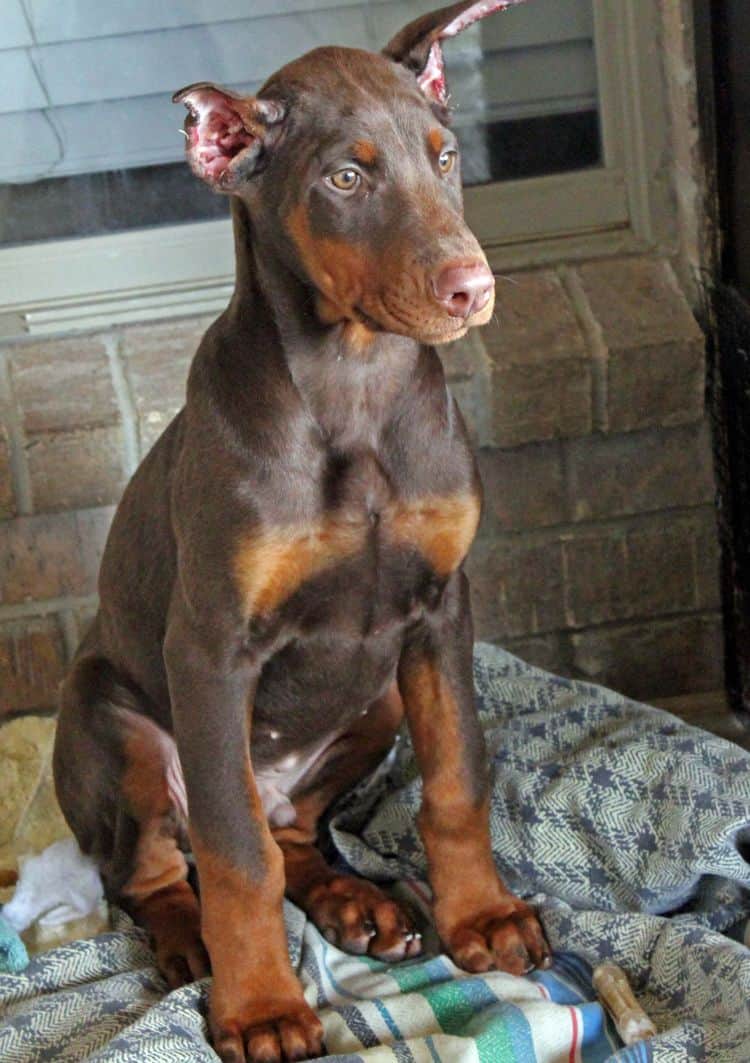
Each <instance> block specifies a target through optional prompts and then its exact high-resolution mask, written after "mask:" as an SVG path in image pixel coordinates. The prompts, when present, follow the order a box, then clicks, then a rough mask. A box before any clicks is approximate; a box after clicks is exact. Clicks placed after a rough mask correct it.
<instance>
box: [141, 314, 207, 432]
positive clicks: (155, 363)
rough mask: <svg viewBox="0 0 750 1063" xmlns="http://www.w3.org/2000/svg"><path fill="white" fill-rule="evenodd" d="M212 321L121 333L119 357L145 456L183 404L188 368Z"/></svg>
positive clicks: (189, 320)
mask: <svg viewBox="0 0 750 1063" xmlns="http://www.w3.org/2000/svg"><path fill="white" fill-rule="evenodd" d="M212 320H213V318H208V317H196V318H193V317H191V318H185V319H184V320H182V321H167V322H163V323H159V324H155V325H138V326H134V327H131V328H126V329H124V330H123V332H122V354H123V358H124V360H125V367H126V372H127V376H128V380H129V381H130V386H131V389H132V393H133V401H134V403H135V409H136V413H137V415H138V426H139V433H140V440H141V452H142V453H146V451H148V450H149V449H150V448H151V446H152V445H153V443H154V442H155V441H156V440H157V439H158V437H159V436H160V435H161V433H162V432H163V431H164V429H165V428H166V427H167V425H168V424H169V422H170V421H171V420H172V418H173V417H174V415H175V414H176V413H177V412H178V410H180V409H181V407H182V406H183V405H184V404H185V384H186V381H187V375H188V369H189V368H190V363H191V361H192V359H193V355H194V354H195V352H196V350H197V347H198V344H199V343H200V341H201V339H202V337H203V334H204V332H205V331H206V329H207V328H208V326H209V325H210V324H211V322H212Z"/></svg>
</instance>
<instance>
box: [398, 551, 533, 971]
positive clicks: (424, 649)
mask: <svg viewBox="0 0 750 1063" xmlns="http://www.w3.org/2000/svg"><path fill="white" fill-rule="evenodd" d="M472 643H473V637H472V624H471V612H470V608H469V598H468V582H467V580H466V577H465V576H464V574H463V572H460V571H459V572H456V573H454V575H453V576H452V577H451V578H450V580H449V582H448V585H447V587H446V589H445V592H444V595H443V601H442V603H441V606H440V607H439V609H437V610H436V611H435V612H434V613H431V614H429V615H428V616H427V618H426V619H425V620H424V621H422V622H421V623H420V624H419V625H418V626H417V627H416V628H414V629H413V630H412V632H410V635H409V637H408V639H407V642H406V644H405V646H404V649H403V652H402V655H401V659H400V661H399V671H398V683H399V689H400V691H401V696H402V698H403V701H404V707H405V710H406V716H407V720H408V724H409V730H410V732H411V736H412V740H413V742H414V748H415V751H416V754H417V760H418V763H419V767H420V771H421V774H422V781H423V795H422V808H421V810H420V814H419V829H420V833H421V835H422V840H423V842H424V846H425V851H426V854H427V863H428V870H429V877H430V884H431V886H432V890H433V895H434V914H435V922H436V925H437V929H438V932H439V934H440V937H441V939H442V941H443V943H444V944H445V946H446V947H447V949H448V951H449V952H450V954H451V956H452V957H453V959H454V960H455V962H456V963H457V964H458V965H459V966H461V967H463V968H465V969H466V970H468V971H486V970H489V969H490V968H493V967H494V968H498V969H500V970H504V971H509V972H510V973H511V974H523V973H525V972H526V971H527V970H529V969H530V968H531V967H533V966H546V965H547V964H548V962H549V947H548V945H547V943H546V941H545V939H544V935H543V932H542V929H541V926H540V924H539V921H538V919H537V917H536V915H535V914H534V912H533V911H532V909H531V908H530V907H529V906H528V905H527V904H525V903H524V902H523V901H522V900H520V898H518V897H516V896H514V895H513V894H512V893H510V892H509V891H508V889H507V887H506V886H505V884H504V883H503V881H502V879H501V878H500V876H499V875H498V873H497V870H496V868H495V864H494V861H493V858H492V848H491V844H490V832H489V788H488V765H487V756H486V750H485V745H484V736H483V734H482V730H481V728H480V725H479V720H478V717H477V714H476V710H475V708H474V683H473V673H472Z"/></svg>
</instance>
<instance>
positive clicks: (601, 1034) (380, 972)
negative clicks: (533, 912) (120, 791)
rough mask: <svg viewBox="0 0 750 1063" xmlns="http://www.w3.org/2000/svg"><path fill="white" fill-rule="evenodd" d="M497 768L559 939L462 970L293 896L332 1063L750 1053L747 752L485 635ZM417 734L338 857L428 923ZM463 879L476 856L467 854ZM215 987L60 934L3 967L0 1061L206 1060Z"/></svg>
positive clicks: (332, 828)
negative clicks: (508, 966)
mask: <svg viewBox="0 0 750 1063" xmlns="http://www.w3.org/2000/svg"><path fill="white" fill-rule="evenodd" d="M475 679H476V688H477V697H478V704H479V710H480V713H481V716H482V721H483V724H484V728H485V733H486V736H487V742H488V746H489V750H490V753H491V756H492V761H493V767H494V778H493V797H492V835H493V844H494V849H495V854H496V859H497V863H498V867H499V868H500V870H501V872H502V873H503V875H504V876H505V878H506V880H507V881H508V882H509V884H510V885H511V886H513V888H515V889H516V890H518V891H519V892H521V893H523V894H524V895H525V896H530V895H534V896H533V901H534V903H535V904H537V905H538V906H539V909H540V912H541V915H542V919H543V922H544V925H545V928H546V931H547V934H548V936H549V939H550V942H551V944H552V946H553V948H554V949H555V950H556V958H555V963H554V966H553V967H552V969H551V970H549V971H545V972H537V973H534V974H532V975H531V976H529V977H527V978H513V977H511V976H509V975H505V974H499V973H491V974H487V975H482V976H474V975H467V974H465V973H464V972H462V971H459V970H458V969H457V968H456V967H455V966H454V965H453V964H452V963H451V962H450V961H449V960H448V959H447V958H446V957H445V956H444V955H441V954H440V950H439V946H438V943H437V941H436V940H435V939H434V936H433V937H431V936H430V933H429V928H427V927H426V929H427V931H428V932H427V934H426V937H425V944H426V955H425V956H424V957H422V958H420V959H418V960H416V961H412V962H410V963H407V964H402V965H395V966H393V967H388V966H387V965H385V964H382V963H379V962H376V961H374V960H370V959H369V958H367V957H364V958H363V957H352V956H347V955H346V954H344V953H342V952H340V951H338V950H337V949H336V948H334V947H333V946H332V945H330V944H329V943H328V942H327V941H325V940H324V939H323V938H322V937H321V936H320V935H319V934H318V932H317V930H316V929H315V928H314V927H313V926H312V925H310V924H309V923H307V922H306V920H305V918H304V916H303V915H302V913H301V912H300V911H299V910H298V909H296V908H294V907H293V906H292V905H290V904H287V905H286V908H285V915H286V919H287V930H288V935H289V945H290V952H291V955H292V958H293V961H294V963H295V965H296V966H297V967H298V969H299V971H300V976H301V978H302V981H303V984H304V986H305V993H306V996H307V999H308V1000H309V1002H310V1003H311V1004H312V1005H313V1006H314V1007H316V1008H317V1009H318V1011H319V1013H320V1015H321V1018H322V1020H323V1022H324V1025H325V1030H326V1044H327V1049H328V1052H329V1053H330V1055H329V1056H328V1059H331V1060H341V1061H347V1063H348V1061H351V1063H355V1061H359V1060H367V1061H378V1063H379V1061H381V1060H382V1061H386V1060H394V1059H395V1060H398V1061H403V1063H407V1061H408V1063H412V1061H413V1063H428V1061H429V1063H459V1061H460V1063H469V1061H472V1063H474V1061H480V1063H484V1061H491V1063H500V1061H506V1060H507V1061H516V1063H535V1061H540V1063H541V1061H546V1063H553V1061H554V1063H562V1061H578V1060H580V1061H583V1063H588V1061H592V1063H594V1061H596V1063H599V1061H605V1060H609V1061H617V1063H623V1061H628V1063H635V1061H647V1060H653V1061H655V1063H678V1061H680V1060H691V1059H709V1060H711V1059H713V1060H716V1061H719V1063H747V1060H748V1059H750V1003H749V1002H750V950H748V949H747V948H746V947H745V945H744V944H742V943H741V939H742V936H743V934H744V930H745V924H746V923H747V920H748V917H749V916H750V888H749V887H750V867H749V866H748V863H747V862H746V859H745V856H746V855H747V847H748V840H749V839H750V833H749V832H750V757H748V755H747V754H745V753H744V752H743V751H742V750H740V749H738V748H737V747H735V746H733V745H732V744H731V743H728V742H725V741H724V740H722V739H719V738H715V737H713V736H711V735H707V734H705V733H703V732H701V731H698V730H696V729H694V728H690V727H687V726H685V725H684V724H682V723H680V722H679V721H678V720H676V719H674V718H673V717H671V716H669V715H668V714H666V713H663V712H659V711H657V710H654V709H650V708H647V707H645V706H643V705H638V704H636V703H634V702H631V701H628V700H626V699H624V698H622V697H620V696H619V695H617V694H614V693H612V692H610V691H606V690H603V689H601V688H598V687H594V686H591V685H588V684H584V683H576V682H572V681H569V680H564V679H560V678H557V677H555V676H551V675H548V674H546V673H544V672H541V671H539V670H537V669H533V668H530V667H528V666H527V665H525V664H523V663H522V662H521V661H519V660H517V659H516V658H514V657H512V656H510V655H509V654H506V653H504V652H502V651H501V650H498V649H495V648H493V647H488V646H478V647H477V651H476V657H475ZM418 801H419V779H418V775H417V772H416V767H415V763H414V756H413V752H412V749H411V746H410V744H409V742H408V739H407V737H406V736H404V737H402V738H401V740H400V741H399V742H398V744H397V747H396V749H395V750H394V752H393V754H392V755H391V756H390V757H389V759H388V761H387V762H386V763H385V764H384V765H383V766H382V767H381V768H380V769H379V770H378V772H376V773H375V775H374V776H372V777H371V778H370V779H368V780H367V781H366V782H365V783H364V784H363V785H361V786H360V787H359V788H358V789H357V790H356V791H353V792H352V793H351V794H349V795H348V796H347V797H346V798H345V800H344V801H343V802H342V803H341V804H340V805H339V806H338V807H337V809H336V810H335V812H334V814H333V815H332V816H331V818H330V821H329V824H328V833H329V838H330V846H331V855H332V857H333V858H334V859H336V860H337V861H338V862H339V863H340V864H341V865H342V866H348V867H350V868H352V869H354V870H356V871H358V872H360V873H362V874H366V875H369V876H372V877H375V878H377V879H379V880H380V881H386V882H389V883H391V884H392V888H393V890H394V892H396V893H397V894H399V893H400V894H401V895H405V896H406V897H407V898H408V899H409V900H410V901H411V902H412V903H413V904H414V905H415V906H416V907H417V908H418V909H421V911H422V913H423V916H424V918H425V919H426V918H427V906H426V902H427V894H426V889H425V887H424V886H423V885H422V884H421V883H422V881H423V880H424V870H425V869H424V853H423V850H422V847H421V845H420V843H419V839H418V836H417V834H416V831H415V827H414V816H415V813H416V809H417V807H418ZM467 873H470V869H467ZM603 960H614V961H615V962H617V963H619V964H620V965H621V966H623V967H624V968H625V969H626V970H627V971H628V974H629V976H630V978H631V981H632V983H633V985H634V986H635V988H636V991H637V993H638V995H639V998H640V1000H641V1002H642V1003H643V1005H644V1007H645V1008H646V1010H647V1011H648V1012H649V1014H650V1015H651V1017H652V1018H653V1019H654V1021H655V1022H656V1025H657V1027H658V1029H659V1031H660V1032H659V1034H658V1036H657V1037H656V1038H654V1039H653V1040H651V1041H649V1042H645V1043H642V1044H641V1045H639V1046H636V1047H635V1048H630V1049H626V1048H623V1047H622V1046H621V1043H620V1041H619V1040H618V1038H617V1034H616V1032H615V1031H614V1029H613V1028H612V1026H611V1024H610V1023H609V1021H608V1019H607V1018H606V1017H605V1015H604V1013H603V1011H602V1009H601V1007H600V1006H599V1004H598V1003H596V1001H595V994H594V993H593V990H592V987H591V968H592V966H593V965H595V964H597V963H599V962H601V961H603ZM206 992H207V986H206V984H205V983H199V984H196V985H192V986H187V987H185V988H183V989H180V990H177V991H175V992H172V993H166V991H165V985H164V983H163V982H162V980H161V978H160V976H159V975H158V973H157V971H156V969H155V967H154V965H153V957H152V955H151V953H150V950H149V949H148V946H147V943H146V940H145V938H144V936H143V934H142V932H141V931H140V930H138V929H137V928H136V927H134V926H133V925H132V923H131V922H130V921H129V920H128V919H127V917H126V916H124V915H123V914H122V913H120V912H115V913H114V923H113V930H112V931H111V932H110V933H107V934H103V935H100V936H99V937H98V938H95V939H92V940H89V941H81V942H76V943H75V944H73V945H69V946H65V947H63V948H58V949H54V950H51V951H50V952H48V953H45V954H44V955H42V956H40V957H38V958H36V959H35V960H33V961H32V963H31V965H30V966H29V968H28V969H27V970H26V971H25V972H24V974H22V975H12V976H11V975H7V976H0V1023H1V1025H0V1059H2V1060H3V1061H4V1063H5V1061H9V1063H10V1061H17V1063H37V1061H41V1060H52V1059H54V1060H71V1061H72V1060H76V1061H78V1060H84V1059H93V1060H99V1061H106V1063H136V1061H137V1063H146V1061H149V1060H154V1061H156V1060H158V1061H160V1063H162V1061H172V1060H174V1061H178V1060H186V1061H187V1060H191V1061H193V1060H214V1061H215V1060H216V1058H217V1057H216V1056H215V1054H214V1053H213V1051H212V1050H211V1048H210V1047H209V1045H208V1044H207V1042H206V1040H205V1018H204V1015H205V1004H206Z"/></svg>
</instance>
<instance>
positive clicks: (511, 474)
mask: <svg viewBox="0 0 750 1063" xmlns="http://www.w3.org/2000/svg"><path fill="white" fill-rule="evenodd" d="M477 459H478V462H479V472H480V474H481V477H482V483H483V485H484V528H485V531H488V532H489V531H492V530H496V531H516V530H518V529H522V528H539V527H544V526H547V525H550V524H561V523H563V522H564V521H565V518H566V505H565V485H564V479H563V467H562V452H561V449H560V444H559V443H536V444H532V445H530V446H526V447H517V448H515V449H513V450H499V449H496V448H490V447H483V448H482V449H481V450H479V451H478V452H477Z"/></svg>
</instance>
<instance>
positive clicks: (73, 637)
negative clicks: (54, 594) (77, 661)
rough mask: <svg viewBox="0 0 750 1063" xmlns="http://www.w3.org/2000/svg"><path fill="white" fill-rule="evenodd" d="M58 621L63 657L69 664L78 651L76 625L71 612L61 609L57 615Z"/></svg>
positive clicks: (70, 610)
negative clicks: (63, 650)
mask: <svg viewBox="0 0 750 1063" xmlns="http://www.w3.org/2000/svg"><path fill="white" fill-rule="evenodd" d="M58 621H59V624H60V631H61V633H62V639H63V646H64V647H65V656H66V657H67V659H68V661H69V662H70V661H72V660H73V657H74V655H75V652H76V650H77V649H78V641H79V639H78V625H77V624H76V621H75V617H74V616H73V610H72V609H63V610H62V612H60V613H59V614H58Z"/></svg>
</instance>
